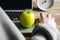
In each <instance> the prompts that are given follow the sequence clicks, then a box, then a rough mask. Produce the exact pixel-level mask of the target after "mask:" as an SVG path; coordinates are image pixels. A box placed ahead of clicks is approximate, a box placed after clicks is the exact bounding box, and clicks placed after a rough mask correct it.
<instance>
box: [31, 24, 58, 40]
mask: <svg viewBox="0 0 60 40" xmlns="http://www.w3.org/2000/svg"><path fill="white" fill-rule="evenodd" d="M58 33H59V31H58V30H57V28H55V27H52V26H51V25H47V24H39V25H37V26H36V27H35V28H34V30H33V32H32V36H34V35H42V36H44V37H45V38H46V39H47V40H57V35H58Z"/></svg>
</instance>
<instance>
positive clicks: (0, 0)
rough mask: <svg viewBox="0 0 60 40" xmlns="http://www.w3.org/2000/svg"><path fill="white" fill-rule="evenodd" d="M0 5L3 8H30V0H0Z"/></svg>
mask: <svg viewBox="0 0 60 40" xmlns="http://www.w3.org/2000/svg"><path fill="white" fill-rule="evenodd" d="M0 6H1V7H2V8H3V9H4V10H24V9H32V0H0Z"/></svg>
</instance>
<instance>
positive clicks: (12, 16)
mask: <svg viewBox="0 0 60 40" xmlns="http://www.w3.org/2000/svg"><path fill="white" fill-rule="evenodd" d="M6 13H7V15H8V16H9V17H10V19H11V20H13V21H18V20H20V19H19V17H20V14H21V13H22V12H6Z"/></svg>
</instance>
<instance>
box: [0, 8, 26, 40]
mask: <svg viewBox="0 0 60 40" xmlns="http://www.w3.org/2000/svg"><path fill="white" fill-rule="evenodd" d="M0 19H1V23H2V27H3V29H4V30H5V32H6V34H7V35H8V36H7V37H9V40H25V37H24V36H23V35H22V33H21V32H20V30H18V28H17V27H16V26H15V24H14V23H13V22H12V21H11V20H10V18H9V17H8V15H7V14H6V13H5V12H4V11H3V9H2V8H1V7H0Z"/></svg>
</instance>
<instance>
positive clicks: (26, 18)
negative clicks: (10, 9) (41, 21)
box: [20, 10, 35, 27]
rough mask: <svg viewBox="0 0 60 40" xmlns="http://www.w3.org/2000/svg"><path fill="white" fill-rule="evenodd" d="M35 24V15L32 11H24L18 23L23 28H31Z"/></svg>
mask: <svg viewBox="0 0 60 40" xmlns="http://www.w3.org/2000/svg"><path fill="white" fill-rule="evenodd" d="M34 22H35V15H34V12H33V11H32V10H25V11H23V13H22V14H21V15H20V23H21V24H22V25H23V26H24V27H31V26H32V25H33V24H34Z"/></svg>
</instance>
